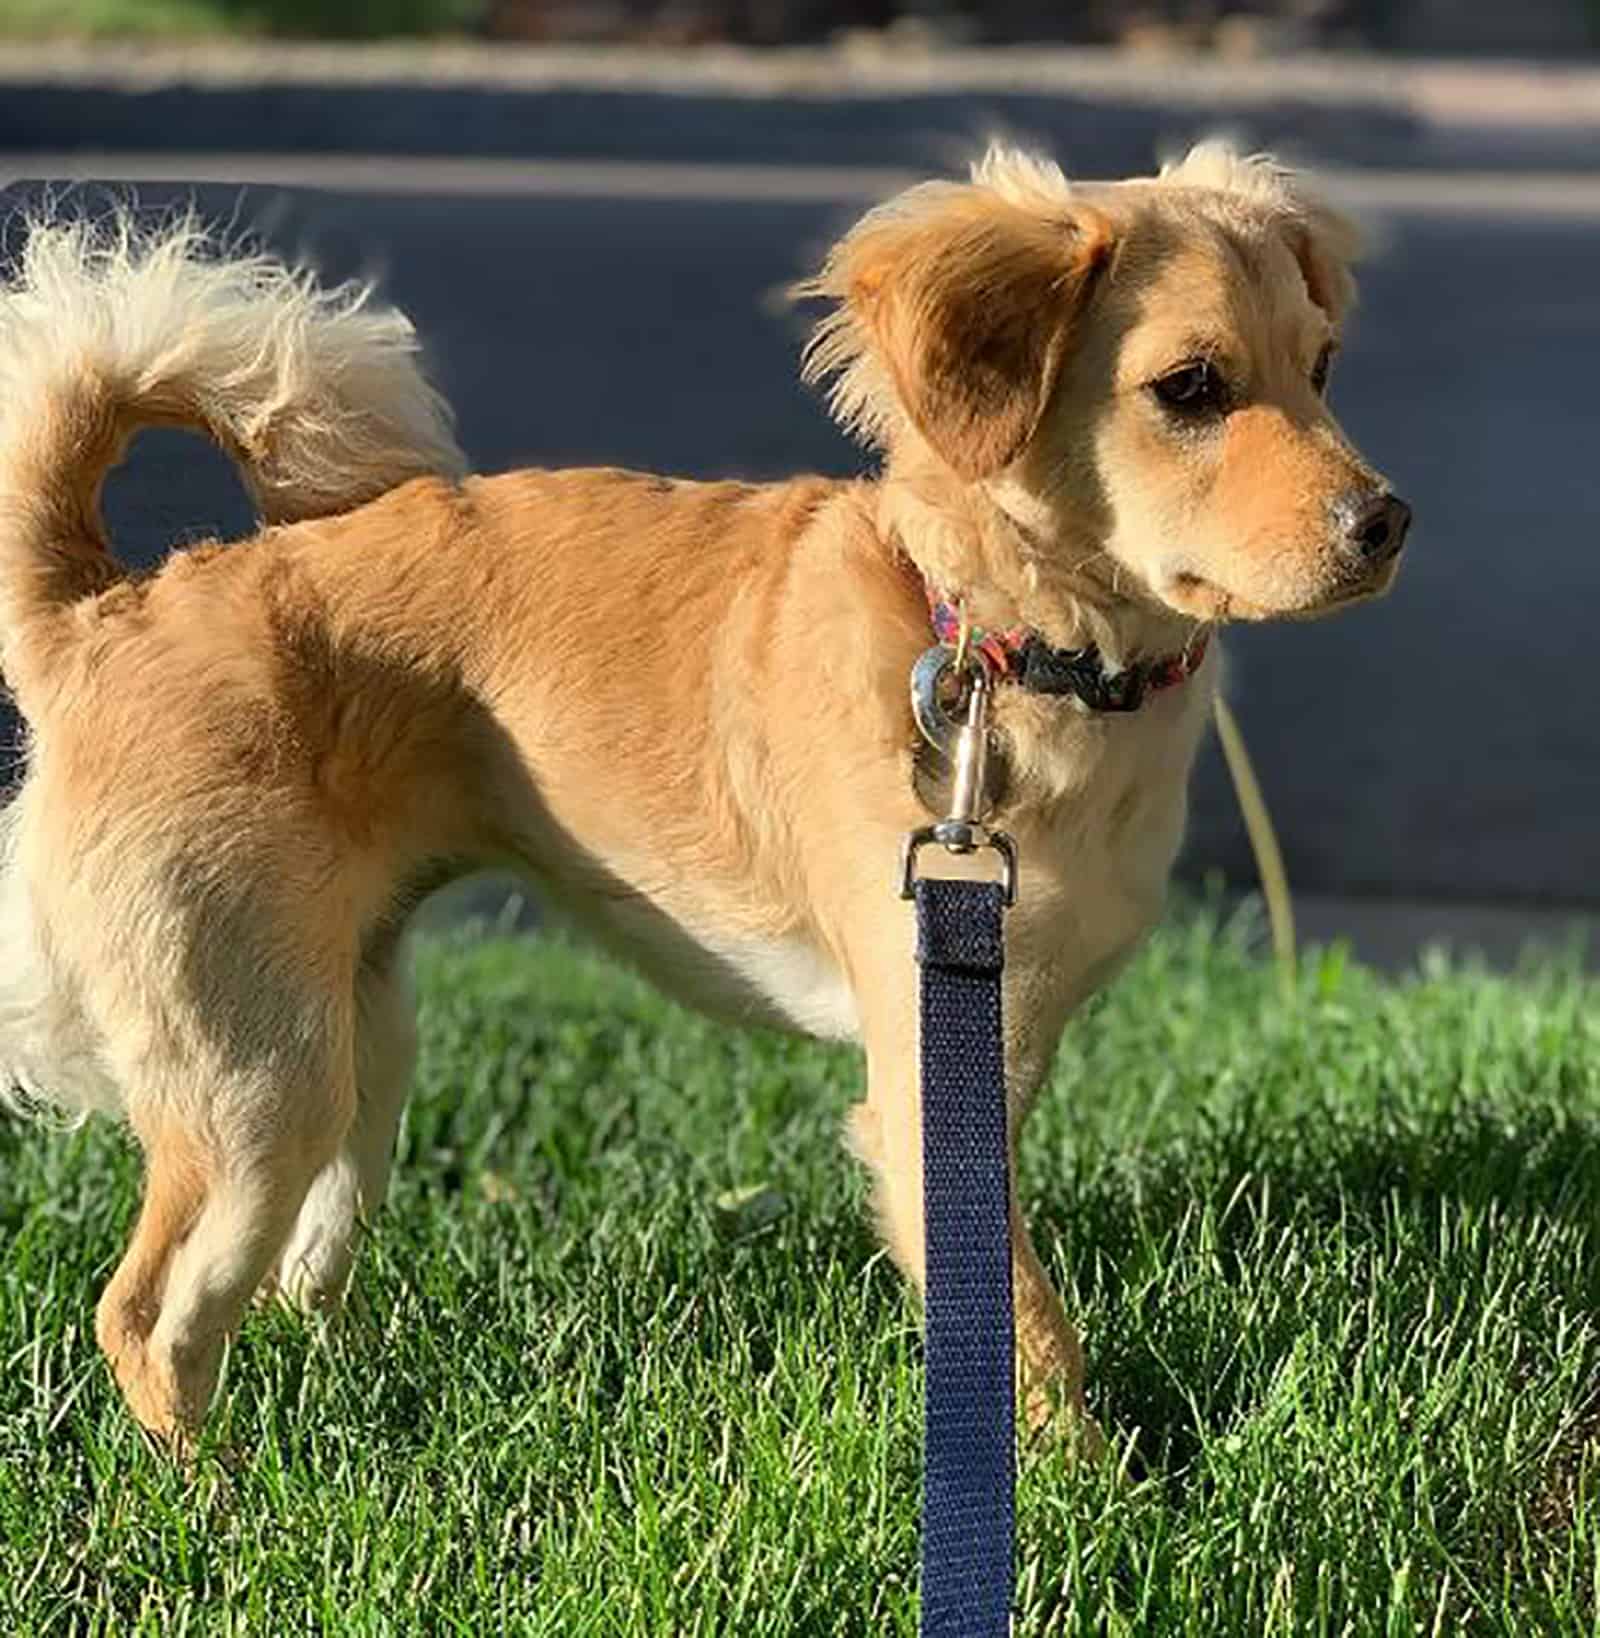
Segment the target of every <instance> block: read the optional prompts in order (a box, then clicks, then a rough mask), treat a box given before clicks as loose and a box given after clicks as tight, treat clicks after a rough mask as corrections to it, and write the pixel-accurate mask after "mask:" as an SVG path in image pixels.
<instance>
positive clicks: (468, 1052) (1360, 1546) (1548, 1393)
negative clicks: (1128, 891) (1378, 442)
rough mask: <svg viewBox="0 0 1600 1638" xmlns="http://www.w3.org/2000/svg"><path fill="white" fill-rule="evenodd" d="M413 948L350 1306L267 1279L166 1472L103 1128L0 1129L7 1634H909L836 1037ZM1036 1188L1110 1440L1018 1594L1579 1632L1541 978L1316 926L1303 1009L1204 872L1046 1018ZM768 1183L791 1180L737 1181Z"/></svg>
mask: <svg viewBox="0 0 1600 1638" xmlns="http://www.w3.org/2000/svg"><path fill="white" fill-rule="evenodd" d="M422 973H423V993H424V1043H425V1045H424V1054H423V1060H422V1066H421V1070H420V1074H419V1078H418V1086H417V1090H416V1093H415V1096H414V1099H413V1103H412V1106H411V1110H410V1113H409V1115H408V1117H407V1123H406V1127H405V1130H404V1134H403V1138H402V1154H401V1162H400V1167H399V1172H398V1176H397V1181H396V1184H395V1187H394V1189H393V1191H392V1193H391V1196H390V1206H389V1210H388V1211H387V1212H386V1214H385V1215H384V1216H383V1218H382V1219H381V1225H380V1228H379V1231H378V1232H377V1234H376V1235H375V1237H374V1240H373V1243H372V1244H371V1245H370V1246H369V1247H368V1251H367V1255H366V1258H365V1260H364V1263H363V1265H362V1268H361V1272H360V1275H359V1278H358V1293H359V1307H360V1310H361V1312H360V1313H359V1315H357V1316H356V1317H354V1318H353V1319H352V1320H350V1321H348V1322H347V1323H346V1325H345V1326H344V1328H343V1329H342V1330H340V1331H339V1332H337V1333H336V1334H335V1335H334V1336H333V1337H332V1338H330V1339H328V1340H327V1341H320V1340H319V1339H318V1338H317V1337H316V1336H315V1335H314V1334H313V1333H312V1331H311V1330H310V1328H309V1327H307V1326H305V1325H303V1324H302V1323H300V1322H299V1321H297V1320H295V1319H293V1318H292V1317H290V1316H288V1315H285V1314H281V1313H273V1314H266V1315H261V1316H257V1317H255V1318H253V1319H252V1320H251V1321H250V1322H249V1323H248V1324H247V1326H246V1328H245V1330H244V1333H243V1335H242V1337H241V1339H240V1340H239V1342H238V1343H237V1344H236V1345H235V1347H234V1349H233V1351H232V1354H231V1357H230V1361H229V1364H228V1368H227V1372H226V1376H225V1380H224V1386H223V1390H222V1394H221V1397H220V1399H219V1401H218V1404H217V1407H216V1411H215V1413H214V1422H213V1425H212V1428H211V1433H210V1438H211V1444H210V1447H209V1448H208V1450H207V1451H206V1452H205V1453H204V1454H203V1455H202V1457H201V1459H200V1461H199V1462H198V1464H197V1467H196V1469H195V1471H194V1472H193V1473H192V1474H188V1475H185V1474H183V1473H181V1472H179V1471H177V1470H175V1469H174V1468H173V1467H172V1466H171V1465H169V1464H168V1462H166V1461H165V1460H163V1459H162V1458H160V1457H158V1456H157V1455H155V1454H153V1453H151V1452H150V1451H148V1450H147V1449H146V1448H145V1447H144V1446H143V1444H142V1443H141V1440H140V1439H139V1437H138V1436H137V1435H136V1434H135V1432H134V1430H133V1428H132V1426H131V1425H130V1424H129V1422H128V1421H127V1420H126V1418H125V1417H124V1415H123V1413H122V1411H121V1409H120V1407H119V1405H118V1404H117V1402H116V1400H115V1397H114V1394H113V1392H112V1389H111V1385H110V1382H109V1379H108V1375H107V1373H106V1371H105V1370H104V1368H103V1367H102V1366H101V1364H100V1363H99V1361H98V1360H97V1358H96V1356H95V1354H94V1351H93V1344H92V1337H91V1321H92V1312H93V1303H94V1298H95V1294H96V1292H97V1290H98V1288H99V1286H100V1284H101V1283H102V1282H103V1280H104V1279H105V1277H106V1275H107V1274H108V1273H109V1271H110V1269H111V1267H112V1264H113V1262H114V1260H115V1258H116V1255H117V1250H118V1245H119V1241H120V1238H121V1235H122V1233H123V1231H124V1228H125V1226H126V1223H127V1220H128V1217H129V1214H130V1211H131V1209H132V1207H133V1204H134V1198H135V1186H136V1167H135V1165H134V1161H133V1157H132V1155H131V1154H130V1152H129V1150H128V1148H127V1146H126V1144H125V1143H124V1142H123V1141H122V1140H121V1138H120V1137H119V1136H118V1135H117V1134H116V1133H115V1132H113V1131H110V1130H108V1129H106V1128H104V1127H99V1126H97V1127H93V1128H90V1129H87V1130H84V1131H82V1132H79V1133H76V1134H72V1135H69V1136H62V1135H60V1134H52V1133H49V1132H45V1131H41V1130H37V1129H30V1128H24V1127H22V1126H19V1125H17V1124H16V1123H5V1124H0V1351H3V1358H4V1369H3V1371H0V1632H4V1633H7V1634H12V1633H16V1634H22V1633H28V1634H32V1633H45V1632H61V1633H66V1632H72V1633H108V1634H109V1633H116V1634H119V1635H120V1634H126V1633H147V1634H162V1635H168V1634H174V1635H176V1634H184V1633H191V1632H207V1633H211V1632H251V1633H260V1634H268V1633H270V1634H279V1633H284V1634H287V1633H298V1632H311V1631H316V1632H329V1633H335V1632H336V1633H340V1634H346V1633H350V1634H366V1633H373V1634H376V1633H388V1632H416V1633H429V1634H434V1633H441V1634H444V1633H460V1634H467V1633H471V1634H480V1633H481V1634H488V1633H499V1632H519V1633H539V1634H552V1635H554V1634H562V1635H574V1638H577V1635H585V1634H602V1633H603V1634H612V1633H616V1634H623V1633H626V1634H640V1635H643V1634H651V1635H658V1634H670V1635H686V1634H719V1635H720V1634H739V1635H741V1638H755V1635H767V1634H771V1635H778V1634H801V1635H809V1634H817V1635H829V1638H833V1635H842V1634H873V1635H877V1634H911V1633H912V1632H914V1630H915V1559H916V1510H917V1486H918V1460H919V1457H918V1440H919V1415H920V1387H919V1383H920V1377H919V1372H918V1341H917V1321H916V1314H915V1310H914V1307H913V1305H912V1304H911V1302H910V1301H908V1299H907V1298H906V1296H905V1294H904V1293H903V1291H902V1289H901V1286H900V1283H899V1280H898V1278H897V1277H896V1276H895V1275H894V1273H893V1271H892V1269H891V1268H890V1267H889V1266H887V1264H886V1262H885V1260H884V1259H883V1257H882V1256H881V1254H880V1253H878V1252H877V1251H876V1249H875V1246H874V1241H873V1238H872V1235H871V1232H870V1227H869V1221H868V1215H867V1211H866V1205H865V1191H864V1188H863V1184H862V1180H861V1178H860V1176H859V1175H858V1174H857V1172H856V1171H855V1169H854V1168H853V1165H851V1164H849V1163H847V1162H846V1161H845V1160H844V1159H843V1158H842V1157H841V1155H840V1153H839V1151H838V1147H837V1143H836V1130H837V1127H838V1123H839V1118H840V1115H841V1113H842V1112H843V1110H844V1109H845V1107H846V1106H847V1104H848V1103H849V1102H850V1101H851V1099H852V1098H854V1097H855V1096H857V1095H859V1090H860V1085H861V1071H860V1068H859V1066H858V1064H857V1062H856V1059H855V1056H854V1054H852V1053H850V1052H847V1051H842V1050H835V1049H826V1048H819V1047H815V1046H811V1045H807V1044H804V1043H800V1042H795V1041H790V1040H786V1039H783V1038H780V1037H777V1036H771V1035H761V1034H739V1033H736V1032H731V1031H725V1030H721V1029H718V1028H716V1027H714V1026H712V1025H710V1024H707V1023H704V1022H702V1021H700V1020H699V1019H697V1018H695V1017H692V1016H690V1015H688V1014H686V1013H683V1012H680V1011H678V1010H676V1009H674V1008H673V1007H671V1006H669V1005H668V1004H666V1003H664V1002H662V1001H660V1000H658V999H656V998H655V997H654V996H653V994H651V993H650V992H649V991H648V990H646V989H645V988H644V987H643V986H641V985H640V984H638V983H636V982H635V981H634V980H633V979H631V978H629V977H627V976H624V975H621V974H619V973H618V972H617V971H616V970H615V969H614V968H611V967H609V966H606V965H603V964H602V963H601V962H599V961H598V960H597V959H595V958H591V957H589V956H587V955H583V954H578V953H575V952H574V951H573V950H572V949H571V948H570V947H567V946H564V945H562V944H559V943H554V942H549V943H544V942H533V943H529V942H521V943H512V942H501V943H490V944H485V945H480V946H477V947H467V946H465V945H462V944H455V945H447V944H434V945H431V946H429V947H427V948H426V949H425V950H424V951H423V955H422ZM1023 1182H1024V1188H1025V1192H1026V1194H1027V1197H1028V1199H1029V1200H1030V1202H1031V1206H1032V1215H1033V1220H1034V1222H1035V1223H1036V1225H1037V1227H1038V1230H1039V1239H1040V1243H1041V1250H1042V1251H1043V1253H1044V1255H1045V1257H1046V1259H1047V1260H1048V1261H1049V1262H1051V1263H1052V1264H1053V1265H1054V1266H1055V1268H1056V1270H1057V1272H1058V1274H1059V1276H1060V1280H1061V1283H1062V1285H1063V1287H1064V1289H1065V1290H1066V1291H1067V1293H1068V1295H1069V1303H1070V1306H1072V1307H1073V1308H1074V1309H1075V1310H1076V1311H1077V1312H1078V1314H1079V1315H1081V1317H1082V1319H1083V1321H1084V1325H1085V1330H1086V1336H1087V1345H1088V1354H1089V1368H1090V1377H1091V1398H1092V1400H1093V1402H1094V1404H1095V1407H1096V1409H1097V1411H1098V1413H1099V1414H1100V1416H1101V1417H1102V1418H1103V1420H1104V1423H1105V1425H1106V1428H1107V1430H1108V1432H1110V1433H1111V1434H1112V1435H1113V1436H1114V1437H1115V1438H1116V1439H1117V1440H1118V1441H1119V1442H1120V1443H1121V1445H1122V1446H1123V1448H1124V1449H1125V1450H1126V1452H1127V1454H1128V1457H1129V1462H1130V1466H1131V1469H1132V1471H1133V1473H1134V1477H1133V1478H1132V1480H1131V1481H1127V1482H1119V1481H1118V1480H1117V1479H1116V1477H1115V1476H1114V1474H1113V1473H1112V1472H1111V1471H1109V1470H1105V1469H1102V1470H1095V1471H1082V1470H1074V1469H1072V1468H1071V1467H1070V1466H1069V1465H1068V1464H1067V1463H1066V1462H1065V1461H1064V1460H1063V1459H1062V1457H1061V1456H1060V1454H1059V1452H1054V1451H1052V1450H1051V1449H1049V1448H1045V1449H1042V1450H1039V1451H1036V1452H1034V1453H1032V1454H1031V1455H1030V1456H1029V1457H1028V1458H1027V1459H1026V1460H1025V1462H1024V1467H1023V1477H1022V1484H1021V1495H1020V1519H1021V1538H1022V1539H1021V1583H1020V1596H1021V1601H1022V1605H1023V1611H1024V1613H1023V1616H1022V1618H1021V1620H1020V1621H1019V1623H1018V1632H1019V1634H1042V1633H1052V1634H1054V1633H1063V1634H1064V1633H1096V1634H1098V1633H1104V1632H1110V1633H1141V1634H1142V1633H1159V1634H1167V1633H1195V1634H1250V1635H1255V1634H1264V1633H1291V1632H1292V1633H1382V1634H1399V1633H1407V1634H1411V1633H1450V1634H1455V1633H1463V1632H1465V1633H1479V1632H1482V1633H1490V1632H1517V1633H1530V1634H1533V1633H1539V1634H1544V1633H1579V1632H1583V1633H1589V1632H1592V1631H1594V1630H1595V1624H1596V1619H1597V1608H1600V1601H1597V1579H1600V1498H1597V1477H1600V1475H1597V1458H1596V1440H1597V1438H1600V1391H1597V1390H1600V1345H1597V1333H1596V1317H1597V1316H1600V1267H1597V1260H1596V1256H1595V1243H1596V1242H1595V1225H1596V1223H1597V1222H1600V992H1597V990H1596V988H1595V987H1593V986H1591V985H1590V984H1588V983H1586V982H1585V981H1583V980H1582V979H1581V978H1579V977H1577V976H1576V975H1575V970H1574V971H1558V970H1554V969H1544V970H1540V971H1538V972H1530V973H1528V974H1526V975H1524V976H1523V977H1521V978H1519V979H1516V980H1494V979H1491V978H1487V977H1483V976H1474V975H1471V974H1467V973H1462V972H1459V971H1447V970H1443V969H1441V970H1439V971H1430V972H1428V973H1426V974H1425V975H1424V976H1422V977H1420V978H1418V979H1416V980H1414V981H1412V982H1410V983H1407V984H1403V985H1391V984H1387V983H1384V982H1382V981H1380V980H1378V979H1377V978H1375V977H1373V976H1372V975H1371V974H1369V973H1366V972H1364V971H1361V970H1358V969H1356V968H1354V967H1352V966H1347V965H1345V964H1344V963H1343V962H1342V961H1341V960H1340V959H1339V958H1338V957H1337V956H1336V955H1335V956H1329V957H1325V958H1323V959H1322V960H1321V962H1320V964H1319V963H1316V962H1313V963H1312V964H1311V965H1310V967H1309V968H1308V970H1307V971H1306V973H1305V975H1304V977H1303V980H1302V983H1301V987H1300V992H1299V994H1298V995H1297V996H1295V997H1294V998H1293V999H1292V1000H1291V999H1287V998H1285V997H1284V996H1283V995H1282V994H1281V993H1280V988H1279V985H1278V982H1277V979H1276V977H1275V976H1274V974H1273V973H1272V972H1271V971H1270V970H1268V969H1267V968H1265V967H1264V966H1262V965H1260V964H1259V963H1258V962H1257V961H1256V960H1255V959H1254V958H1253V957H1252V955H1251V954H1250V953H1249V950H1248V949H1247V947H1246V940H1245V939H1244V938H1243V937H1241V936H1239V935H1237V934H1236V933H1233V932H1230V931H1228V930H1227V929H1222V930H1220V931H1219V930H1218V928H1217V927H1216V925H1215V923H1214V922H1212V921H1210V920H1208V919H1207V918H1205V917H1204V916H1198V915H1191V916H1189V917H1187V918H1185V919H1182V920H1180V921H1179V922H1177V923H1176V924H1175V925H1174V926H1173V927H1171V928H1169V929H1168V930H1167V931H1165V932H1164V933H1163V934H1162V935H1160V936H1159V937H1158V938H1157V939H1156V940H1154V941H1153V943H1152V944H1151V945H1150V946H1149V948H1148V949H1147V951H1146V953H1145V955H1144V956H1143V958H1142V959H1141V960H1140V962H1139V963H1138V965H1137V966H1136V967H1135V968H1134V970H1133V971H1132V972H1131V973H1130V974H1129V975H1128V976H1127V977H1126V978H1125V979H1124V980H1123V981H1122V982H1121V983H1120V984H1119V985H1118V987H1117V988H1116V990H1115V991H1114V992H1113V993H1112V994H1111V995H1110V996H1108V997H1106V998H1105V999H1104V1000H1103V1001H1101V1002H1100V1003H1098V1004H1097V1005H1096V1006H1095V1007H1094V1008H1092V1009H1091V1011H1090V1012H1089V1013H1088V1014H1087V1015H1086V1016H1085V1017H1084V1018H1083V1019H1082V1020H1081V1021H1080V1022H1079V1023H1078V1025H1077V1026H1076V1028H1075V1029H1074V1030H1073V1032H1072V1034H1071V1035H1070V1037H1069V1040H1068V1042H1067V1044H1066V1045H1065V1046H1064V1047H1063V1049H1062V1053H1061V1056H1060V1060H1059V1064H1058V1067H1057V1072H1056V1077H1055V1082H1054V1084H1053V1086H1052V1088H1051V1089H1050V1091H1049V1093H1048V1094H1047V1096H1046V1097H1045V1099H1044V1101H1043V1103H1042V1106H1041V1107H1040V1109H1039V1110H1038V1111H1037V1112H1036V1114H1035V1117H1034V1120H1033V1122H1032V1124H1031V1126H1030V1129H1029V1133H1028V1141H1027V1145H1026V1154H1025V1161H1024V1178H1023ZM755 1187H760V1188H764V1189H766V1190H769V1191H771V1195H770V1196H768V1197H767V1198H768V1200H769V1202H770V1201H771V1199H772V1197H773V1196H775V1197H777V1199H778V1200H780V1201H781V1203H782V1205H783V1207H784V1209H783V1210H782V1211H781V1213H780V1214H779V1215H778V1216H777V1217H776V1218H775V1219H772V1218H768V1220H766V1221H762V1217H763V1214H762V1213H761V1212H760V1211H757V1210H749V1211H748V1212H747V1213H746V1215H745V1217H743V1218H741V1217H740V1215H739V1213H738V1212H730V1211H729V1210H728V1209H727V1206H726V1201H725V1198H724V1197H725V1196H726V1194H727V1191H729V1190H736V1189H748V1188H755ZM719 1198H724V1205H723V1206H722V1207H720V1208H719V1205H718V1201H719Z"/></svg>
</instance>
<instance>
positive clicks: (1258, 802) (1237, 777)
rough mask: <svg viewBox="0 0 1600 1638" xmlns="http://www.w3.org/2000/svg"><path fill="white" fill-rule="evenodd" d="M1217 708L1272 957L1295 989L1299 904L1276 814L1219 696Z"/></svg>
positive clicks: (1219, 732)
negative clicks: (1258, 884) (1269, 933)
mask: <svg viewBox="0 0 1600 1638" xmlns="http://www.w3.org/2000/svg"><path fill="white" fill-rule="evenodd" d="M1213 708H1214V710H1215V713H1216V719H1217V737H1218V738H1219V739H1220V740H1221V741H1222V754H1223V756H1225V757H1226V758H1227V760H1228V772H1229V774H1230V775H1232V777H1233V791H1234V795H1235V796H1236V797H1237V798H1238V802H1239V811H1240V813H1241V814H1243V815H1244V828H1245V831H1246V833H1247V834H1248V835H1249V837H1250V851H1251V852H1252V853H1253V854H1254V855H1255V860H1256V874H1257V875H1258V876H1259V877H1260V878H1261V893H1262V896H1263V897H1264V898H1265V899H1266V901H1267V922H1268V925H1269V926H1270V927H1271V929H1272V953H1273V955H1274V956H1275V957H1276V958H1277V960H1278V964H1279V967H1280V968H1281V970H1282V972H1283V976H1284V981H1285V983H1286V984H1291V985H1292V984H1293V983H1294V976H1295V933H1294V903H1293V901H1292V900H1291V898H1290V896H1289V877H1288V875H1287V873H1286V872H1285V870H1284V868H1283V850H1282V849H1281V848H1280V847H1279V846H1278V833H1277V831H1276V830H1274V829H1273V825H1272V815H1271V814H1270V813H1269V812H1268V811H1267V804H1266V800H1265V798H1264V797H1263V796H1262V794H1261V784H1260V781H1259V780H1257V778H1256V771H1255V768H1254V767H1253V766H1252V765H1251V762H1250V753H1249V751H1247V750H1246V749H1245V743H1244V735H1243V734H1242V733H1241V732H1240V731H1239V722H1238V719H1237V718H1236V717H1235V716H1234V714H1233V711H1232V709H1231V708H1230V707H1229V705H1228V702H1227V701H1226V700H1225V699H1223V697H1222V695H1221V694H1220V693H1219V694H1217V695H1216V696H1215V697H1214V702H1213Z"/></svg>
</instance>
